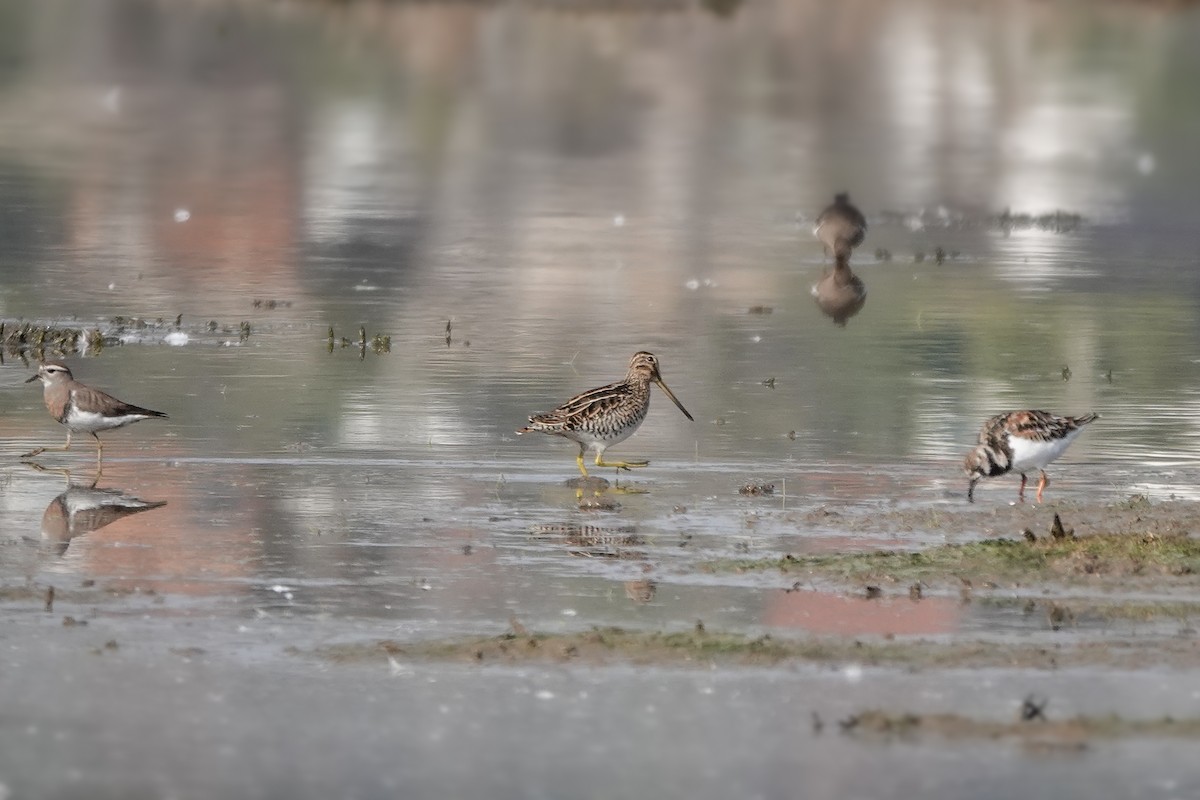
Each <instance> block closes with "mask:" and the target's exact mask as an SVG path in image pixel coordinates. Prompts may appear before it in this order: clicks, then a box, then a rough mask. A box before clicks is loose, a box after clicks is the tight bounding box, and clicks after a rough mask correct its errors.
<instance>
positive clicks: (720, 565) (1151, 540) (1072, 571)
mask: <svg viewBox="0 0 1200 800" xmlns="http://www.w3.org/2000/svg"><path fill="white" fill-rule="evenodd" d="M1030 536H1032V534H1030ZM699 568H700V569H701V570H703V571H706V572H750V571H766V570H775V571H778V572H780V573H783V574H785V575H791V574H802V575H812V576H819V577H826V578H831V579H837V580H843V581H848V582H859V581H892V582H922V583H929V584H936V583H945V582H950V581H955V582H963V581H965V582H969V583H970V584H972V585H976V586H978V585H983V584H986V583H988V582H992V583H1029V582H1033V581H1046V580H1064V579H1065V580H1089V581H1092V582H1104V581H1105V580H1107V579H1115V580H1125V579H1128V578H1136V577H1142V576H1144V577H1154V578H1172V577H1179V576H1193V575H1195V574H1196V573H1197V572H1200V539H1194V538H1192V537H1190V536H1186V535H1173V536H1158V535H1139V534H1097V535H1093V536H1082V537H1078V538H1075V537H1074V536H1063V537H1062V538H1044V539H1036V538H1035V539H1034V540H1033V541H1030V540H1029V539H984V540H982V541H978V542H966V543H963V544H946V545H938V546H936V547H930V548H927V549H925V550H918V551H914V552H900V551H894V550H885V551H876V552H867V553H836V554H821V555H791V554H789V555H785V556H783V557H781V558H765V559H724V560H719V561H709V562H706V563H704V564H701V565H700V567H699Z"/></svg>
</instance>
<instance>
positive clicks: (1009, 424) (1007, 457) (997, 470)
mask: <svg viewBox="0 0 1200 800" xmlns="http://www.w3.org/2000/svg"><path fill="white" fill-rule="evenodd" d="M1098 418H1099V415H1097V414H1084V415H1083V416H1081V417H1056V416H1054V415H1053V414H1049V413H1047V412H1045V411H1010V412H1008V413H1007V414H999V415H997V416H995V417H992V418H991V419H989V420H988V421H987V422H985V423H983V428H982V429H981V430H980V431H979V444H978V445H977V446H976V447H975V448H974V449H973V450H971V452H969V453H967V459H966V462H965V463H964V464H963V467H964V469H966V472H967V477H968V478H969V479H970V481H971V483H970V486H969V487H968V488H967V500H969V501H972V502H974V500H975V484H977V483H979V480H980V479H981V478H994V477H996V476H998V475H1007V474H1008V473H1010V472H1017V473H1020V475H1021V488H1020V489H1019V490H1018V491H1017V498H1018V499H1020V500H1021V501H1022V502H1024V501H1025V473H1026V472H1028V471H1030V470H1034V469H1036V470H1038V471H1039V472H1041V479H1040V480H1039V481H1038V487H1037V501H1038V502H1039V503H1040V502H1042V492H1043V491H1045V489H1046V487H1047V486H1049V485H1050V479H1049V478H1047V477H1046V471H1045V467H1046V465H1047V464H1049V463H1050V462H1051V461H1054V460H1055V459H1056V458H1058V457H1059V456H1061V455H1062V454H1063V453H1065V452H1066V451H1067V448H1068V447H1069V446H1070V444H1071V442H1072V441H1074V439H1075V437H1076V436H1078V435H1079V434H1080V432H1081V431H1082V430H1083V426H1084V425H1087V424H1088V423H1089V422H1092V421H1093V420H1095V419H1098Z"/></svg>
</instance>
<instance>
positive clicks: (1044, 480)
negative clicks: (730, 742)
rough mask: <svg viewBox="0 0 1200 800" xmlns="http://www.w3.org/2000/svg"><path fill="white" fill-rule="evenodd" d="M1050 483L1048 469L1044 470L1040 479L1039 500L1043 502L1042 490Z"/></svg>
mask: <svg viewBox="0 0 1200 800" xmlns="http://www.w3.org/2000/svg"><path fill="white" fill-rule="evenodd" d="M1049 485H1050V479H1049V478H1047V477H1046V471H1045V470H1042V479H1041V480H1039V481H1038V491H1037V500H1038V502H1039V503H1040V502H1042V492H1043V491H1045V489H1046V487H1047V486H1049Z"/></svg>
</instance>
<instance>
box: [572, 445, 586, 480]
mask: <svg viewBox="0 0 1200 800" xmlns="http://www.w3.org/2000/svg"><path fill="white" fill-rule="evenodd" d="M575 463H576V464H578V465H579V471H580V472H582V473H583V477H585V478H586V477H587V476H588V474H587V467H585V466H584V465H583V450H582V449H580V451H579V455H577V456H575Z"/></svg>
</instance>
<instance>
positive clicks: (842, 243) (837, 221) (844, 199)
mask: <svg viewBox="0 0 1200 800" xmlns="http://www.w3.org/2000/svg"><path fill="white" fill-rule="evenodd" d="M866 235H867V220H866V217H864V216H863V215H862V212H861V211H859V210H858V209H857V208H855V207H854V204H852V203H851V202H850V195H849V194H847V193H846V192H839V193H838V194H836V195H834V198H833V203H832V205H830V206H829V207H828V208H826V209H825V210H824V211H822V212H821V214H820V216H818V217H817V225H816V227H815V228H813V236H816V237H817V239H819V240H820V241H821V244H823V245H825V252H827V253H833V256H834V258H841V257H843V256H844V257H845V258H847V259H849V258H850V251H851V250H853V249H854V248H856V247H858V246H859V245H860V244H862V243H863V238H864V237H865V236H866Z"/></svg>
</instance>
